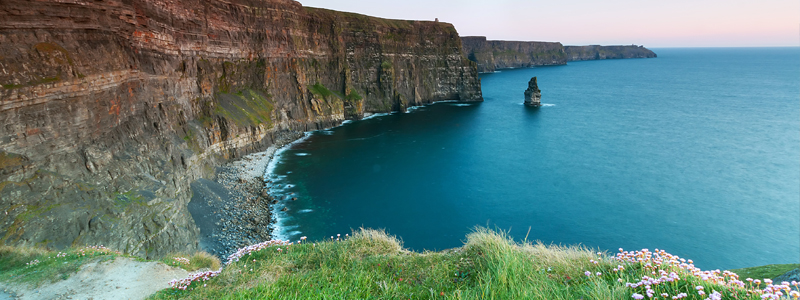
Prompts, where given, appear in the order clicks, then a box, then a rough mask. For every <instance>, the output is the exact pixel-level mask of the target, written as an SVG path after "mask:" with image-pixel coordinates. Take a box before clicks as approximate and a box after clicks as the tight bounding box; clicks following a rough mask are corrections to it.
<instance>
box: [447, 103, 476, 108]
mask: <svg viewBox="0 0 800 300" xmlns="http://www.w3.org/2000/svg"><path fill="white" fill-rule="evenodd" d="M450 106H458V107H464V106H472V103H458V104H450Z"/></svg>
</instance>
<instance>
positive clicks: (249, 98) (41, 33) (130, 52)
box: [0, 0, 482, 257]
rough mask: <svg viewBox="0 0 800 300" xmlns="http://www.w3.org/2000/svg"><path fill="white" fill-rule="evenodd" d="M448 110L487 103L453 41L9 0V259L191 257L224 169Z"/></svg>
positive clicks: (0, 41) (337, 15) (0, 181)
mask: <svg viewBox="0 0 800 300" xmlns="http://www.w3.org/2000/svg"><path fill="white" fill-rule="evenodd" d="M444 99H457V100H461V101H482V97H481V91H480V84H479V79H478V76H477V70H476V66H475V64H474V63H472V62H469V61H467V59H465V58H464V57H463V56H462V54H461V40H460V39H459V37H458V33H457V32H456V30H455V28H454V27H453V26H452V25H451V24H447V23H440V22H420V21H400V20H385V19H378V18H372V17H367V16H363V15H358V14H351V13H341V12H335V11H329V10H323V9H314V8H306V7H302V6H301V5H300V4H299V3H297V2H295V1H291V0H259V1H257V0H233V1H221V0H205V1H200V0H186V1H168V0H167V1H164V0H125V1H113V0H112V1H90V0H68V1H56V0H44V1H28V0H4V1H2V2H0V120H2V124H3V126H2V127H0V211H1V212H0V245H2V244H8V245H22V246H34V245H37V246H45V247H50V248H63V247H67V246H73V245H93V244H104V245H106V246H109V247H112V248H115V249H120V250H123V251H125V252H126V253H131V254H135V255H139V256H145V257H158V256H161V255H164V254H166V253H170V252H176V251H192V250H194V249H196V248H197V236H198V229H197V227H196V225H195V223H194V220H192V218H191V215H190V214H189V212H188V211H187V208H186V207H187V203H188V202H189V200H190V197H191V195H190V183H191V182H193V181H195V180H197V179H199V178H204V177H205V178H208V177H212V176H213V174H214V171H215V167H216V166H219V165H221V164H222V163H224V162H227V161H229V160H231V159H234V158H237V157H241V156H242V155H245V154H247V153H251V152H255V151H260V150H263V149H265V148H267V147H268V146H270V145H273V144H278V143H282V142H285V141H288V140H291V139H293V138H296V137H297V136H300V135H302V132H303V131H308V130H315V129H321V128H326V127H330V126H334V125H337V124H339V123H340V122H341V121H343V120H345V119H359V118H361V117H362V116H363V114H364V113H365V112H388V111H402V110H405V108H406V107H408V106H412V105H421V104H426V103H431V102H433V101H437V100H444ZM255 201H258V200H257V199H256V200H255Z"/></svg>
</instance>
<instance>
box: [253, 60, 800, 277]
mask: <svg viewBox="0 0 800 300" xmlns="http://www.w3.org/2000/svg"><path fill="white" fill-rule="evenodd" d="M654 51H655V52H656V53H657V54H658V58H653V59H624V60H602V61H584V62H570V63H569V64H568V65H565V66H552V67H537V68H526V69H515V70H503V71H501V72H497V73H491V74H481V81H482V88H483V95H484V98H485V102H483V103H475V104H467V103H456V102H442V103H437V104H433V105H428V106H424V107H418V108H415V109H412V110H410V111H409V112H408V113H393V114H383V115H376V116H373V117H372V118H369V119H366V120H362V121H356V122H346V123H345V124H343V125H342V126H339V127H337V128H333V129H330V130H326V131H316V132H311V133H309V134H308V137H307V138H305V139H303V140H301V141H298V142H296V143H294V144H292V146H290V147H287V148H286V149H284V150H283V151H282V152H281V154H280V155H279V156H278V157H277V158H276V159H275V160H273V163H272V164H271V166H270V167H269V168H268V170H267V176H268V177H269V180H271V181H273V186H272V192H273V193H274V194H277V195H281V199H283V200H281V201H280V202H279V204H278V205H276V206H275V212H274V213H275V214H276V217H277V218H278V223H277V224H276V227H275V231H274V233H275V235H276V237H278V238H283V239H292V240H296V239H298V238H299V237H300V236H307V237H308V238H309V239H310V240H323V239H329V238H330V237H331V236H335V235H336V234H341V235H342V236H344V235H345V234H347V233H350V232H351V230H352V229H357V228H359V227H368V228H382V229H385V230H386V231H387V232H389V233H390V234H393V235H396V236H398V237H399V238H401V239H402V241H403V243H404V246H405V247H407V248H410V249H413V250H423V249H426V250H442V249H447V248H452V247H458V246H461V245H462V244H463V241H464V240H465V235H466V234H468V233H469V232H471V231H472V230H474V228H475V227H476V226H483V227H488V228H492V229H497V230H503V231H507V232H508V233H509V234H510V235H511V236H513V237H514V238H515V239H517V240H525V239H527V240H528V241H541V242H543V243H546V244H551V243H552V244H562V245H567V244H570V245H572V244H580V245H583V246H586V247H589V248H593V249H598V250H601V251H606V250H607V251H610V252H612V253H613V252H616V251H617V249H618V248H624V249H626V250H639V249H642V248H648V249H651V250H652V249H656V248H658V249H664V250H666V251H667V252H670V253H672V254H675V255H679V256H681V257H684V258H688V259H693V260H694V261H695V265H697V266H698V267H700V268H703V269H732V268H741V267H749V266H756V265H764V264H772V263H797V262H799V261H800V48H665V49H654ZM533 76H537V78H538V82H539V88H540V89H541V90H542V103H544V105H543V107H541V108H530V107H525V106H523V105H522V102H523V92H524V90H525V88H526V87H527V83H528V81H529V80H530V78H531V77H533ZM294 197H296V198H297V200H296V201H291V200H287V199H290V198H294ZM284 206H285V207H286V208H288V211H286V212H283V211H281V209H282V208H283V207H284Z"/></svg>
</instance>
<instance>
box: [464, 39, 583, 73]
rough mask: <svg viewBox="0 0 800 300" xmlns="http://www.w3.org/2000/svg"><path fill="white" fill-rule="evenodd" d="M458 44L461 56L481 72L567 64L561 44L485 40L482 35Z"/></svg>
mask: <svg viewBox="0 0 800 300" xmlns="http://www.w3.org/2000/svg"><path fill="white" fill-rule="evenodd" d="M461 45H462V47H463V49H464V55H466V56H467V57H468V58H469V60H472V61H474V62H476V63H477V64H478V72H482V73H483V72H494V71H495V70H498V69H511V68H529V67H534V66H549V65H564V64H566V63H567V56H566V54H565V53H564V46H563V45H561V43H551V42H516V41H487V40H486V37H485V36H465V37H461Z"/></svg>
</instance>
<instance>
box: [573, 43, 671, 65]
mask: <svg viewBox="0 0 800 300" xmlns="http://www.w3.org/2000/svg"><path fill="white" fill-rule="evenodd" d="M564 51H565V52H566V53H567V60H568V61H578V60H599V59H619V58H654V57H657V55H656V53H655V52H653V51H650V49H647V48H645V47H644V46H636V45H629V46H600V45H591V46H566V47H564Z"/></svg>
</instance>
